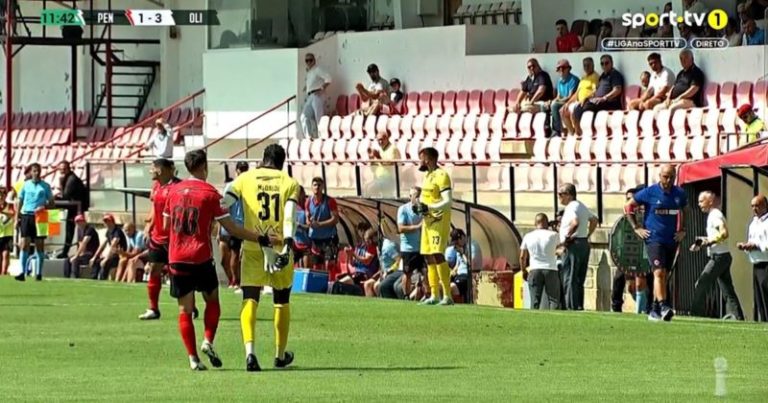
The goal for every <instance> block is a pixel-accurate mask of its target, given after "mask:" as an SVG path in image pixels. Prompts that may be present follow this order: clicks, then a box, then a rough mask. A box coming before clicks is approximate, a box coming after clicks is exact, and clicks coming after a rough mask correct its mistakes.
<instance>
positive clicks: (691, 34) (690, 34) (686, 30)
mask: <svg viewBox="0 0 768 403" xmlns="http://www.w3.org/2000/svg"><path fill="white" fill-rule="evenodd" d="M677 30H678V31H680V37H681V38H683V39H685V49H693V48H692V47H691V41H692V40H693V39H696V38H698V37H699V35H698V34H697V33H696V31H694V30H693V28H692V27H690V26H688V25H685V24H679V25H678V26H677Z"/></svg>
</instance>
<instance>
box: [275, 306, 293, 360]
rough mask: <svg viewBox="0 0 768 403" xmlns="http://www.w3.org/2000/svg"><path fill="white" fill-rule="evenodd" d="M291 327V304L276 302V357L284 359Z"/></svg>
mask: <svg viewBox="0 0 768 403" xmlns="http://www.w3.org/2000/svg"><path fill="white" fill-rule="evenodd" d="M290 327H291V306H290V304H275V357H277V358H279V359H281V360H282V359H283V358H285V357H284V354H285V347H286V346H287V345H288V330H289V329H290Z"/></svg>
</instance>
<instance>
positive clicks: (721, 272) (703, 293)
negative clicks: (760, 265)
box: [691, 190, 743, 320]
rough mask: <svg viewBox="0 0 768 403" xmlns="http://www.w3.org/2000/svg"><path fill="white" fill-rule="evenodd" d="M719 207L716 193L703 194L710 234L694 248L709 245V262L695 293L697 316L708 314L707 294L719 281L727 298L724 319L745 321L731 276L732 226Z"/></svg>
mask: <svg viewBox="0 0 768 403" xmlns="http://www.w3.org/2000/svg"><path fill="white" fill-rule="evenodd" d="M717 206H718V203H717V198H716V197H715V194H714V193H713V192H710V191H708V190H707V191H704V192H701V193H700V194H699V207H700V208H701V211H702V212H704V213H705V214H707V236H706V237H703V238H698V239H697V240H696V241H695V242H694V243H693V245H691V251H692V252H696V251H698V250H700V249H701V248H708V253H709V262H707V265H706V266H705V267H704V271H703V272H701V275H700V276H699V279H698V280H696V288H695V290H694V292H693V312H694V314H695V315H699V316H702V315H704V313H705V306H704V305H705V299H706V297H707V293H709V290H711V289H712V286H713V285H714V283H715V281H717V283H718V285H719V286H720V292H721V293H722V294H723V298H725V316H724V317H723V319H730V320H742V319H743V317H742V314H741V306H740V305H739V298H738V297H737V296H736V290H734V288H733V279H732V278H731V262H733V258H732V257H731V252H729V251H728V245H726V243H725V240H726V239H728V226H727V225H726V223H725V216H724V215H723V213H722V212H721V211H720V209H718V208H717Z"/></svg>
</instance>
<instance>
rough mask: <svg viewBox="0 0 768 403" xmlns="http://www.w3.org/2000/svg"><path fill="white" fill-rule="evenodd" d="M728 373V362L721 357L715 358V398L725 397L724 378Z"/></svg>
mask: <svg viewBox="0 0 768 403" xmlns="http://www.w3.org/2000/svg"><path fill="white" fill-rule="evenodd" d="M727 372H728V361H726V359H725V358H723V357H717V358H715V396H717V397H724V396H725V393H726V391H725V376H726V373H727Z"/></svg>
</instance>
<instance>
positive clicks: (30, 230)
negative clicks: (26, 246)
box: [19, 214, 46, 239]
mask: <svg viewBox="0 0 768 403" xmlns="http://www.w3.org/2000/svg"><path fill="white" fill-rule="evenodd" d="M19 232H20V233H21V237H22V238H30V239H45V238H46V237H44V236H37V224H36V223H35V216H34V214H22V215H21V216H19Z"/></svg>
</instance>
